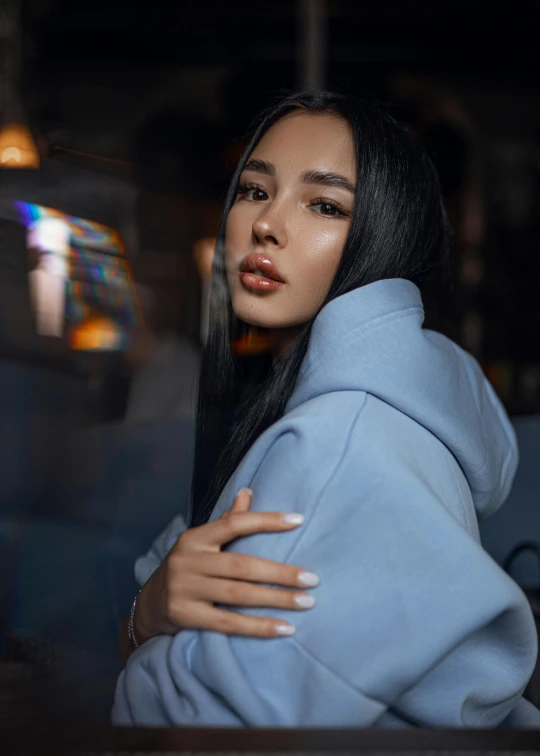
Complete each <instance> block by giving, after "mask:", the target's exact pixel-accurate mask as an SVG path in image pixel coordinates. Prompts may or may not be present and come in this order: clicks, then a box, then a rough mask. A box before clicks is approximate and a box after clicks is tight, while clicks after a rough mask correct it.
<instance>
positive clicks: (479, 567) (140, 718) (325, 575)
mask: <svg viewBox="0 0 540 756" xmlns="http://www.w3.org/2000/svg"><path fill="white" fill-rule="evenodd" d="M447 245H448V237H447V228H446V222H445V213H444V210H443V207H442V203H441V197H440V190H439V185H438V180H437V176H436V174H435V171H434V169H433V167H432V165H431V163H430V161H429V159H428V157H427V156H426V154H425V153H424V151H423V150H422V148H421V147H420V146H419V144H417V143H416V142H415V140H414V139H413V138H412V137H411V136H410V135H409V134H408V133H407V131H406V130H405V129H403V128H402V127H401V126H400V125H399V124H398V123H396V122H395V121H394V120H393V119H392V118H391V117H390V116H389V115H388V114H386V113H385V112H384V111H383V110H382V109H380V108H378V107H376V106H373V105H369V104H366V103H363V102H358V101H355V100H352V99H349V98H345V97H341V96H338V95H332V94H325V93H308V94H300V95H296V96H292V97H288V98H286V99H284V100H283V101H281V102H280V103H279V104H277V105H276V106H275V107H274V108H272V109H271V110H270V111H269V112H267V113H265V114H264V115H263V116H262V118H261V120H260V122H259V125H258V126H257V128H256V129H255V132H254V135H253V138H252V140H251V142H250V144H249V146H248V148H247V150H246V153H245V155H244V156H243V158H242V159H241V161H240V164H239V166H238V169H237V171H236V173H235V176H234V178H233V181H232V185H231V189H230V192H229V194H228V197H227V200H226V206H225V212H224V219H223V224H222V229H221V234H220V240H219V244H218V249H217V252H216V259H215V263H214V270H213V281H212V312H211V330H210V338H209V342H208V347H207V350H206V354H205V356H204V359H203V365H202V374H201V382H200V394H199V401H200V406H199V420H198V422H199V428H198V446H197V455H198V457H197V460H196V470H195V476H194V491H193V507H194V510H193V520H192V526H196V527H192V528H190V529H189V530H187V531H185V532H184V533H183V534H182V535H180V537H179V538H178V540H177V537H178V535H179V528H178V527H175V523H173V524H172V525H171V528H170V529H169V531H168V532H167V533H166V534H164V536H163V537H162V538H161V539H159V540H158V541H157V542H156V544H155V546H154V548H153V549H152V550H151V552H150V553H149V554H148V555H147V557H145V558H143V559H142V560H140V561H139V563H138V565H137V573H138V577H139V578H140V581H141V583H145V587H144V589H143V591H142V592H141V594H140V596H139V600H138V603H137V604H135V607H134V609H136V611H134V612H132V615H133V616H134V619H135V623H134V625H133V626H132V627H131V628H130V630H131V638H132V642H133V645H135V643H136V642H138V643H139V645H140V648H138V649H137V650H136V651H135V653H133V654H131V656H130V657H129V659H128V662H127V665H126V668H125V670H124V671H123V672H122V673H121V676H120V679H119V681H118V686H117V692H116V699H115V705H114V710H113V721H114V722H115V723H116V724H126V725H127V724H135V725H197V726H204V725H221V726H245V725H249V726H271V725H284V726H344V727H345V726H378V727H385V726H449V727H453V726H465V727H491V726H496V725H499V724H501V723H504V724H505V725H508V726H512V725H514V726H518V725H525V724H531V723H532V724H538V723H539V719H538V718H536V719H535V716H536V714H537V712H536V710H535V709H534V708H533V707H532V706H529V705H527V703H526V702H525V701H524V700H523V699H522V698H521V694H522V692H523V689H524V687H525V686H526V684H527V682H528V679H529V677H530V676H531V674H532V671H533V668H534V664H535V659H536V633H535V627H534V621H533V618H532V614H531V612H530V609H529V606H528V603H527V601H526V599H525V597H524V595H523V594H522V592H521V591H520V590H519V588H518V587H517V586H516V585H515V584H514V583H513V581H512V580H510V578H508V577H507V575H506V574H505V573H504V572H503V571H502V570H501V569H500V568H499V567H498V566H497V565H496V564H495V563H494V562H493V561H492V560H491V559H490V557H489V556H488V555H487V554H486V553H485V552H484V551H483V549H482V547H481V545H480V541H479V535H478V518H479V517H485V516H487V515H489V514H491V513H492V512H494V511H495V510H496V509H497V508H498V507H499V506H500V505H501V504H502V502H503V501H504V499H505V498H506V496H507V494H508V491H509V488H510V485H511V482H512V478H513V475H514V472H515V469H516V464H517V450H516V443H515V438H514V434H513V432H512V428H511V425H510V423H509V421H508V418H507V416H506V415H505V412H504V410H503V408H502V406H501V405H500V403H499V401H498V400H497V398H496V396H495V395H494V392H493V390H492V389H491V387H490V386H489V384H488V383H487V381H486V380H485V378H484V376H483V374H482V372H481V370H480V368H479V366H478V364H477V363H476V362H475V361H474V360H473V359H472V358H471V357H470V356H469V355H468V354H466V353H465V352H463V351H462V350H461V349H460V348H459V347H458V346H456V345H455V344H454V343H452V342H451V341H449V340H448V339H447V338H445V337H443V336H441V335H439V334H437V333H434V332H430V331H427V330H424V329H423V328H422V322H423V309H422V301H421V295H420V291H419V288H418V287H419V286H420V285H422V283H423V282H424V281H425V280H426V279H427V278H428V277H429V276H430V275H432V274H433V272H434V271H435V270H436V268H437V266H438V265H439V264H440V262H441V260H442V259H443V258H444V256H445V254H446V251H447ZM246 327H256V328H259V329H267V330H268V332H269V333H271V334H272V337H273V339H274V344H275V351H274V357H273V361H272V362H271V363H270V364H269V365H268V368H267V371H266V374H264V373H263V374H262V375H261V376H259V379H258V380H257V379H252V380H251V382H250V380H248V379H249V376H248V375H246V372H245V371H244V372H241V371H239V370H238V369H237V368H238V366H237V365H236V360H235V357H234V356H233V353H232V349H231V342H232V340H233V339H234V338H235V337H236V336H237V335H238V333H239V332H241V331H242V329H245V328H246ZM230 418H233V420H232V423H231V426H232V429H233V430H232V436H230V434H229V436H230V437H229V436H228V434H227V432H226V431H223V430H222V429H221V427H220V423H221V422H223V423H224V424H225V421H227V420H228V419H230ZM204 462H206V463H207V464H208V462H209V463H210V464H211V466H212V468H213V469H214V475H213V479H212V480H211V482H210V484H209V485H204V476H203V475H202V474H201V473H200V470H201V468H202V465H203V463H204ZM244 488H248V489H250V490H251V491H252V492H253V503H252V506H251V509H252V511H248V510H249V508H250V493H249V492H248V493H242V495H241V496H240V497H237V499H236V501H235V503H234V507H233V509H232V510H231V509H230V508H231V505H232V504H233V500H234V498H235V494H236V493H237V492H238V491H239V490H241V489H244ZM209 517H210V520H211V521H210V522H207V521H208V518H209ZM302 523H303V524H302ZM271 530H276V531H279V532H277V533H276V532H272V533H270V532H265V533H262V532H261V531H271ZM239 536H249V537H239ZM231 541H233V542H232V543H229V542H231ZM227 543H229V545H228V546H227V547H226V549H225V550H223V548H222V547H223V546H224V545H225V544H227ZM171 547H172V549H171ZM169 549H171V551H169ZM167 553H168V556H167ZM271 560H274V561H271ZM279 562H281V563H282V564H281V565H280V564H279ZM319 579H320V584H318V583H319ZM258 583H265V585H258ZM271 586H288V588H289V589H288V590H287V589H285V590H284V589H283V588H281V589H278V588H275V587H271ZM302 586H303V587H304V588H312V589H313V590H311V591H306V590H304V591H298V588H300V587H302ZM295 587H296V588H297V590H296V591H292V590H290V588H295ZM315 599H316V604H315V605H314V602H315ZM216 604H217V606H216ZM224 605H233V606H235V607H236V611H235V612H232V611H230V610H227V609H226V608H224ZM269 607H274V608H273V609H270V608H269ZM275 607H283V611H282V612H281V617H280V618H279V620H277V619H275V615H276V611H275ZM310 607H313V608H311V609H310ZM302 608H303V609H309V611H303V612H298V611H296V612H295V611H294V610H295V609H296V610H298V609H302ZM189 628H192V629H189ZM179 630H181V632H178V631H179ZM133 631H135V637H134V634H133ZM124 632H125V638H126V641H125V643H126V644H127V628H125V629H124ZM247 636H251V637H247ZM255 636H259V637H255ZM260 636H263V637H260ZM143 641H145V642H143ZM141 644H142V645H141ZM128 653H129V651H128V650H126V652H125V655H126V656H127V655H128Z"/></svg>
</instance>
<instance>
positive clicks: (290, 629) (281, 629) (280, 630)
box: [276, 625, 296, 635]
mask: <svg viewBox="0 0 540 756" xmlns="http://www.w3.org/2000/svg"><path fill="white" fill-rule="evenodd" d="M295 632H296V628H295V626H294V625H276V635H294V634H295Z"/></svg>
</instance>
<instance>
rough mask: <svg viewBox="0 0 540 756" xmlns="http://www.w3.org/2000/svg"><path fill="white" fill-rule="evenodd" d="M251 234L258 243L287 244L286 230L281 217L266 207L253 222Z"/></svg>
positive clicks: (275, 245) (277, 245)
mask: <svg viewBox="0 0 540 756" xmlns="http://www.w3.org/2000/svg"><path fill="white" fill-rule="evenodd" d="M253 235H254V237H255V240H256V241H257V243H258V244H265V243H266V244H269V245H271V246H274V247H284V246H285V245H286V244H287V232H286V229H285V223H284V220H283V218H282V217H281V216H280V215H279V214H278V213H276V212H275V211H274V212H273V211H272V210H270V209H268V210H267V211H266V212H264V213H261V215H259V217H258V218H257V220H256V221H255V222H254V223H253Z"/></svg>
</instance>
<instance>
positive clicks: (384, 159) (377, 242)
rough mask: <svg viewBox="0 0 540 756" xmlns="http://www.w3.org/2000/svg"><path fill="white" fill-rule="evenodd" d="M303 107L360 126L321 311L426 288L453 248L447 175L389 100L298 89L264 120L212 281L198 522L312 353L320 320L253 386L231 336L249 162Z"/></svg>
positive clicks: (198, 453) (198, 457)
mask: <svg viewBox="0 0 540 756" xmlns="http://www.w3.org/2000/svg"><path fill="white" fill-rule="evenodd" d="M295 108H303V109H305V110H306V111H308V112H309V113H313V114H333V115H336V116H338V117H341V118H343V119H344V120H345V121H346V122H348V124H349V125H350V128H351V131H352V136H353V140H354V148H355V156H356V170H357V189H356V197H355V204H354V211H353V215H352V218H351V224H350V229H349V233H348V237H347V240H346V242H345V246H344V249H343V254H342V257H341V262H340V265H339V267H338V270H337V273H336V275H335V277H334V280H333V282H332V284H331V286H330V290H329V292H328V295H327V297H326V300H325V301H324V303H323V305H322V306H321V308H322V307H323V306H324V305H325V304H326V303H327V302H329V301H330V300H332V299H335V298H336V297H339V296H341V295H342V294H346V293H347V292H349V291H351V290H353V289H356V288H358V287H360V286H365V285H366V284H369V283H373V282H374V281H379V280H382V279H387V278H405V279H408V280H410V281H412V282H414V283H415V284H417V285H421V284H422V283H423V282H424V281H425V280H426V279H427V278H429V277H430V276H431V275H432V274H433V273H434V271H435V270H436V269H437V268H438V267H439V264H440V262H441V260H443V259H444V258H445V256H447V254H448V244H449V242H448V240H449V234H448V224H447V221H446V213H445V210H444V206H443V203H442V199H441V191H440V186H439V180H438V177H437V173H436V171H435V169H434V167H433V165H432V163H431V161H430V159H429V157H428V155H427V154H426V152H425V151H424V149H423V148H422V147H421V145H420V144H419V143H418V142H417V141H416V140H415V138H414V137H413V136H412V135H411V134H409V132H408V131H407V130H406V129H405V128H404V127H403V126H402V125H400V124H399V123H398V122H397V121H396V120H395V119H394V118H393V117H392V116H391V115H390V114H389V113H388V111H387V109H386V108H385V107H382V106H379V105H376V104H372V103H369V102H364V101H362V100H358V99H356V98H352V97H347V96H344V95H339V94H332V93H328V92H302V93H300V94H293V95H289V96H287V97H285V98H283V99H281V100H280V101H279V102H277V103H276V104H274V105H273V106H272V107H270V108H269V109H267V110H266V111H265V112H263V114H262V115H261V117H260V118H259V119H258V121H257V123H256V125H255V128H254V129H253V132H252V136H251V140H250V142H249V144H248V146H247V148H246V150H245V152H244V154H243V156H242V158H241V159H240V162H239V164H238V166H237V168H236V171H235V173H234V176H233V178H232V181H231V184H230V187H229V190H228V193H227V196H226V200H225V207H224V212H223V217H222V220H221V226H220V230H219V235H218V241H217V245H216V252H215V258H214V264H213V270H212V280H211V285H210V315H209V323H210V326H209V332H208V339H207V343H206V346H205V349H204V351H203V356H202V364H201V375H200V382H199V399H198V401H199V407H198V417H197V435H196V450H195V470H194V476H193V486H192V518H191V524H192V526H195V525H200V524H202V523H204V522H206V521H207V520H208V517H209V516H210V514H211V512H212V510H213V508H214V506H215V504H216V502H217V500H218V498H219V496H220V494H221V492H222V490H223V488H224V486H225V484H226V483H227V481H228V479H229V478H230V476H231V475H232V473H233V472H234V470H235V469H236V467H237V466H238V464H239V463H240V461H241V460H242V458H243V457H244V456H245V454H246V452H247V451H248V449H249V448H250V447H251V446H252V445H253V443H254V442H255V441H256V439H257V438H258V437H259V436H260V435H261V433H263V431H264V430H266V428H268V427H269V426H270V425H272V424H273V423H274V422H276V421H277V420H278V419H279V418H280V417H281V416H282V415H283V413H284V411H285V408H286V405H287V402H288V400H289V398H290V396H291V394H292V392H293V389H294V385H295V382H296V378H297V376H298V372H299V370H300V365H301V363H302V360H303V359H304V356H305V354H306V350H307V346H308V342H309V337H310V332H311V326H312V322H309V323H307V324H306V325H305V326H304V327H303V329H302V330H301V332H300V334H299V336H298V338H297V339H296V341H295V343H294V346H293V347H292V348H291V349H289V350H288V351H287V353H286V355H284V356H282V357H281V358H280V359H278V360H277V361H276V362H275V363H274V364H272V362H271V361H269V362H268V364H267V366H266V368H265V370H264V371H263V375H262V376H260V377H259V380H258V381H257V382H256V384H255V386H253V385H251V387H250V389H249V390H248V380H247V378H246V373H245V371H242V369H241V365H240V361H239V360H238V358H236V357H235V355H234V354H233V351H232V348H231V341H232V339H233V337H234V336H235V335H236V334H237V333H238V331H239V328H241V327H242V324H241V323H239V321H238V319H237V318H236V317H235V315H234V313H233V311H232V306H231V298H230V295H229V290H228V286H227V276H226V270H225V231H226V225H227V218H228V215H229V211H230V209H231V207H232V205H233V203H234V201H235V198H236V193H237V186H238V182H239V179H240V174H241V173H242V171H243V169H244V166H245V164H246V162H247V160H248V159H249V156H250V155H251V153H252V151H253V150H254V148H255V147H256V145H257V144H258V143H259V141H260V140H261V138H262V137H263V135H264V134H265V132H266V131H267V130H268V129H269V128H270V127H271V126H272V125H273V124H274V123H276V121H278V120H279V119H280V118H282V117H283V116H285V115H286V114H287V113H289V112H290V111H291V110H293V109H295Z"/></svg>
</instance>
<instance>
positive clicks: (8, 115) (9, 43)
mask: <svg viewBox="0 0 540 756" xmlns="http://www.w3.org/2000/svg"><path fill="white" fill-rule="evenodd" d="M20 40H21V2H20V0H2V2H1V3H0V168H8V169H36V168H39V164H40V156H39V150H38V148H37V145H36V142H35V140H34V138H33V136H32V133H31V132H30V129H29V128H28V126H27V124H26V122H25V119H24V117H23V114H22V106H21V103H20V99H19V96H18V90H19V87H20V71H21V43H20Z"/></svg>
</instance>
